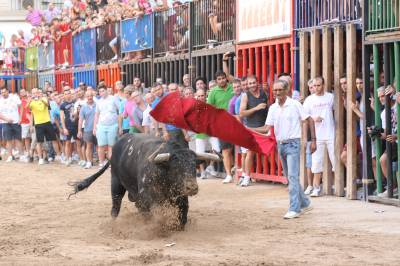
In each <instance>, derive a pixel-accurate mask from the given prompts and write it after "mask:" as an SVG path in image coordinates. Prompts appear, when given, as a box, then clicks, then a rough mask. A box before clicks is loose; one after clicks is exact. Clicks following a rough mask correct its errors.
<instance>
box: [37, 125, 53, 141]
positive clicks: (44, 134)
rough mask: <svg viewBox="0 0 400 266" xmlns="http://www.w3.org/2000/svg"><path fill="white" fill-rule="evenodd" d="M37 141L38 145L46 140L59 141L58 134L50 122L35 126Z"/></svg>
mask: <svg viewBox="0 0 400 266" xmlns="http://www.w3.org/2000/svg"><path fill="white" fill-rule="evenodd" d="M35 130H36V139H37V142H38V143H43V142H44V139H46V140H47V141H55V140H57V136H56V132H55V131H54V128H53V125H52V124H51V123H50V122H47V123H44V124H39V125H35Z"/></svg>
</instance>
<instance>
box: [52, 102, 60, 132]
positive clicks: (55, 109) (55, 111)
mask: <svg viewBox="0 0 400 266" xmlns="http://www.w3.org/2000/svg"><path fill="white" fill-rule="evenodd" d="M56 120H57V121H58V122H60V106H58V104H57V103H56V102H55V101H50V121H51V123H52V124H54V123H55V122H56ZM60 127H62V126H61V123H60Z"/></svg>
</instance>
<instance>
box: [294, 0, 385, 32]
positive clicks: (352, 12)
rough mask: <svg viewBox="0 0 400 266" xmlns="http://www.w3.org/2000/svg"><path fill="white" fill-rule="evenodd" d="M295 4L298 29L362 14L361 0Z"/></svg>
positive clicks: (311, 0)
mask: <svg viewBox="0 0 400 266" xmlns="http://www.w3.org/2000/svg"><path fill="white" fill-rule="evenodd" d="M384 1H386V0H384ZM389 1H390V0H389ZM295 5H296V12H297V16H296V28H297V29H302V28H309V27H316V26H322V25H324V24H330V23H332V24H333V23H343V22H349V21H354V20H359V19H361V15H362V14H361V6H360V1H359V0H296V3H295Z"/></svg>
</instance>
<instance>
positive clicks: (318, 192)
mask: <svg viewBox="0 0 400 266" xmlns="http://www.w3.org/2000/svg"><path fill="white" fill-rule="evenodd" d="M319 196H321V187H315V188H313V191H312V193H311V194H310V197H319Z"/></svg>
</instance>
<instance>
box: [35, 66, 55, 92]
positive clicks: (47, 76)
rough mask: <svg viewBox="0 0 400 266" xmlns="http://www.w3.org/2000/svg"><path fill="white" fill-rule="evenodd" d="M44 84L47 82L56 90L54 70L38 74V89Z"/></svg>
mask: <svg viewBox="0 0 400 266" xmlns="http://www.w3.org/2000/svg"><path fill="white" fill-rule="evenodd" d="M46 82H49V83H50V85H51V86H53V87H54V88H56V86H55V85H56V84H55V75H54V70H47V71H40V72H39V73H38V86H39V88H44V84H45V83H46Z"/></svg>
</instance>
